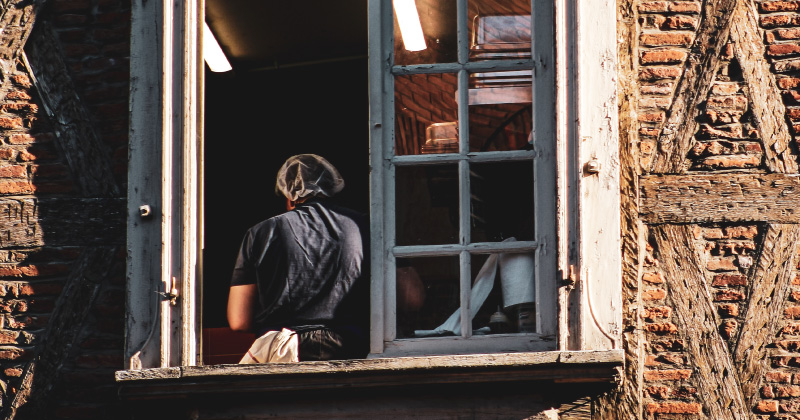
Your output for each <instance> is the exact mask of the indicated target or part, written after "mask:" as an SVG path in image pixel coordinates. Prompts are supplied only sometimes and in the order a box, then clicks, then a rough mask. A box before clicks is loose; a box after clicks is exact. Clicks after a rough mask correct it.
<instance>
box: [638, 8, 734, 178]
mask: <svg viewBox="0 0 800 420" xmlns="http://www.w3.org/2000/svg"><path fill="white" fill-rule="evenodd" d="M736 3H737V1H736V0H718V1H709V2H705V10H704V11H703V19H702V21H701V22H702V23H701V24H700V28H699V29H698V31H697V36H696V37H695V39H694V44H693V45H692V48H691V49H690V50H689V51H690V52H689V56H688V57H687V58H686V64H685V65H684V71H683V76H682V77H681V79H680V80H679V82H678V87H677V88H676V90H675V98H674V99H673V100H672V105H671V106H670V108H669V111H668V113H667V121H666V122H665V123H664V126H663V127H662V129H661V134H660V135H659V137H658V152H657V155H656V156H655V159H653V167H652V172H653V173H682V172H685V171H686V169H687V166H688V164H687V162H686V155H687V153H688V152H689V148H690V147H691V145H692V138H693V137H694V133H695V132H696V131H697V121H696V119H695V117H696V116H697V112H698V111H697V110H698V106H699V105H700V104H701V103H702V102H703V101H705V99H706V97H707V96H708V91H709V89H710V88H711V84H712V82H713V81H714V76H715V74H716V71H717V65H718V64H719V61H720V54H721V52H722V48H723V47H724V46H725V44H726V43H727V42H728V35H729V32H730V25H731V15H732V13H733V10H734V6H735V4H736Z"/></svg>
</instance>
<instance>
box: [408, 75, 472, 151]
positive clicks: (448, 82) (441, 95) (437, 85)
mask: <svg viewBox="0 0 800 420" xmlns="http://www.w3.org/2000/svg"><path fill="white" fill-rule="evenodd" d="M457 82H458V77H457V76H456V75H455V74H453V73H445V74H417V75H413V76H397V77H396V78H395V79H394V104H395V154H397V155H418V154H430V153H458V104H457V103H456V86H457Z"/></svg>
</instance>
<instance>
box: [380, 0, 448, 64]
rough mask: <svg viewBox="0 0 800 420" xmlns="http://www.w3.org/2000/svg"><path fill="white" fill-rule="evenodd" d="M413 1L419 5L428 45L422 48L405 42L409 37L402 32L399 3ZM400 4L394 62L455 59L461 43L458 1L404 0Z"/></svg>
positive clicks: (418, 10)
mask: <svg viewBox="0 0 800 420" xmlns="http://www.w3.org/2000/svg"><path fill="white" fill-rule="evenodd" d="M409 1H410V2H411V3H414V4H415V6H416V11H417V14H418V15H419V22H420V25H421V27H422V33H423V37H424V44H425V45H424V46H425V48H424V49H422V50H419V51H413V50H415V49H416V48H417V47H415V46H413V45H408V46H406V45H405V43H404V41H408V36H407V35H405V34H403V33H402V31H401V26H400V20H399V19H398V14H397V9H398V6H400V4H399V3H408V2H409ZM397 3H398V4H395V8H394V9H395V14H394V64H395V65H400V66H405V65H411V64H432V63H453V62H455V61H456V45H457V43H458V42H457V39H456V32H457V29H456V2H455V0H416V1H414V0H400V1H399V2H397ZM403 21H406V19H405V18H404V19H403ZM404 36H406V38H405V39H404Z"/></svg>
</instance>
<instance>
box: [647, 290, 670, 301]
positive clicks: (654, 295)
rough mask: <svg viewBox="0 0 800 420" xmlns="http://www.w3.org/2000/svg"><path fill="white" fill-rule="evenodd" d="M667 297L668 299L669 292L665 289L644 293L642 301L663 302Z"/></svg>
mask: <svg viewBox="0 0 800 420" xmlns="http://www.w3.org/2000/svg"><path fill="white" fill-rule="evenodd" d="M665 297H667V291H666V290H664V289H653V290H644V291H642V300H661V299H664V298H665Z"/></svg>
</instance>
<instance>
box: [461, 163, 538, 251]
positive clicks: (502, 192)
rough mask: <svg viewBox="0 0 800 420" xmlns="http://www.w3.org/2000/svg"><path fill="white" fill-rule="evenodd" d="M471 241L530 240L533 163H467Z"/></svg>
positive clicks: (531, 237) (531, 232) (531, 231)
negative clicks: (468, 165)
mask: <svg viewBox="0 0 800 420" xmlns="http://www.w3.org/2000/svg"><path fill="white" fill-rule="evenodd" d="M470 188H471V190H472V191H471V199H472V209H471V219H472V222H471V225H472V233H471V235H472V242H498V241H502V240H504V239H507V238H511V237H513V238H516V240H518V241H531V240H533V163H532V162H531V161H520V162H495V163H473V164H471V165H470Z"/></svg>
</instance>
